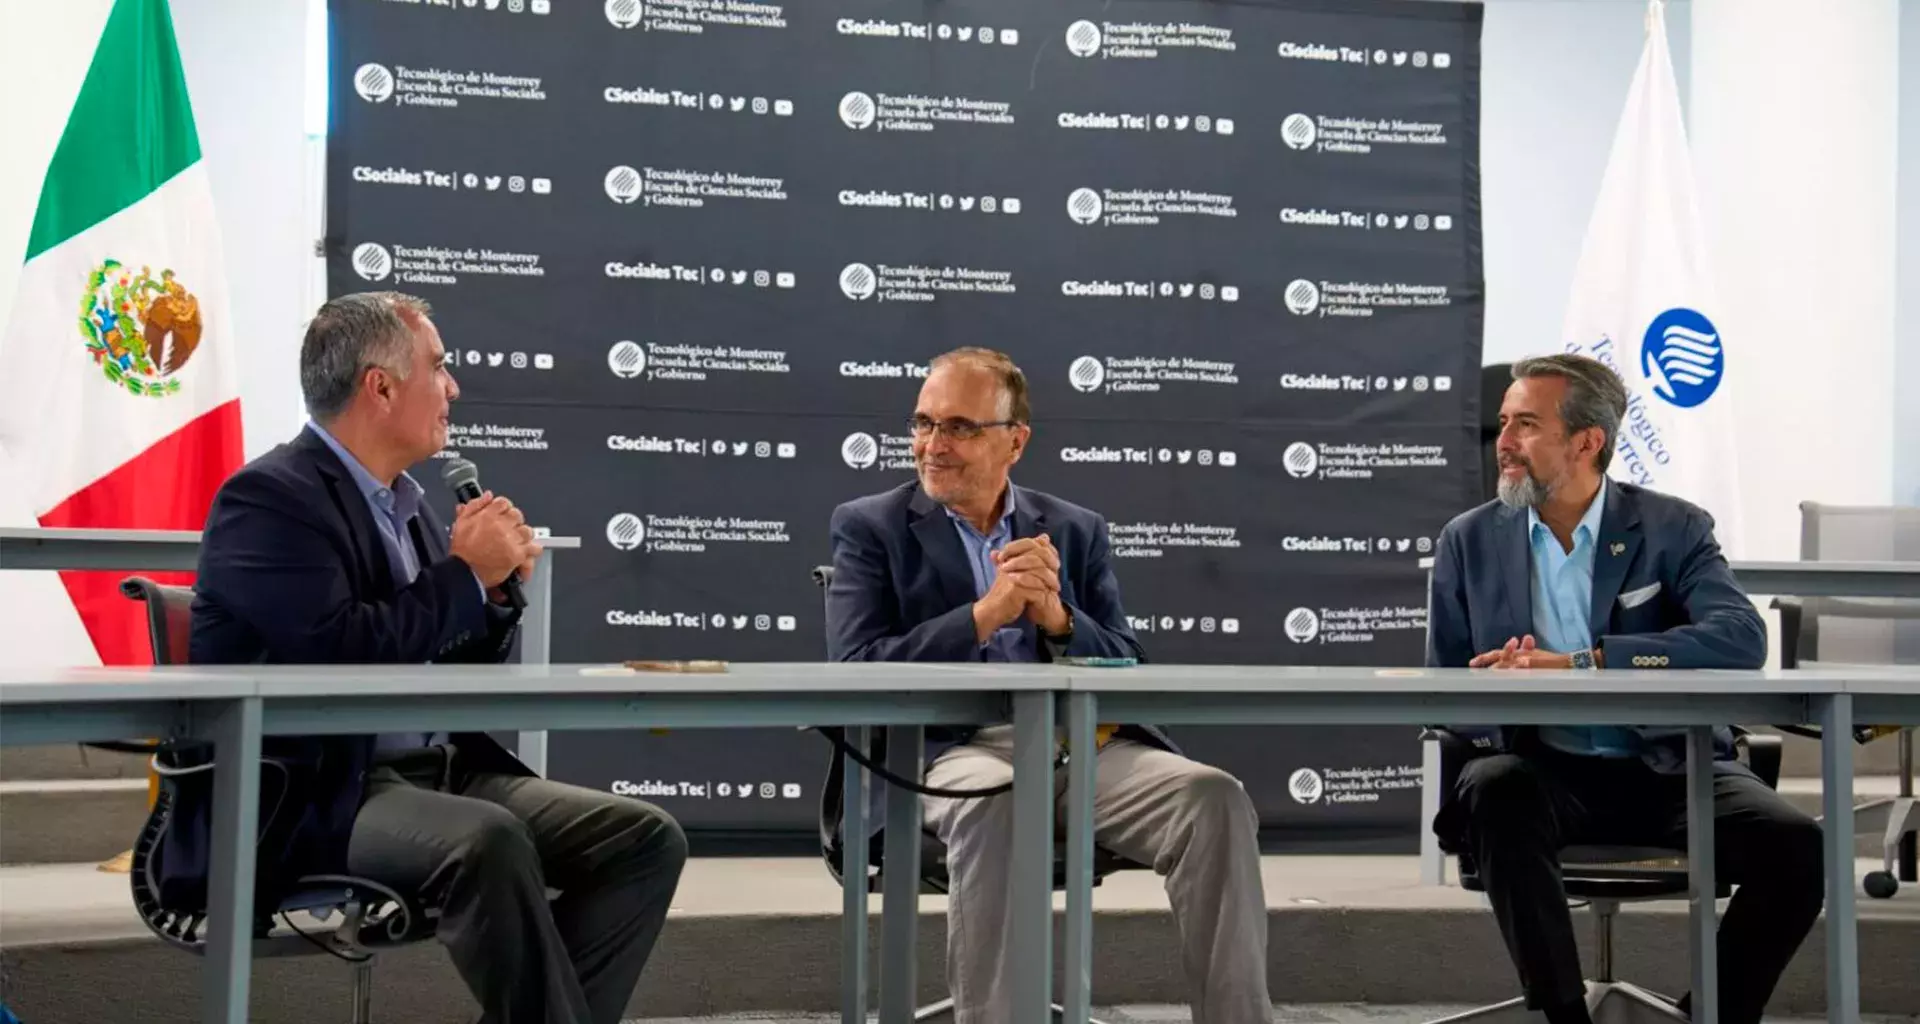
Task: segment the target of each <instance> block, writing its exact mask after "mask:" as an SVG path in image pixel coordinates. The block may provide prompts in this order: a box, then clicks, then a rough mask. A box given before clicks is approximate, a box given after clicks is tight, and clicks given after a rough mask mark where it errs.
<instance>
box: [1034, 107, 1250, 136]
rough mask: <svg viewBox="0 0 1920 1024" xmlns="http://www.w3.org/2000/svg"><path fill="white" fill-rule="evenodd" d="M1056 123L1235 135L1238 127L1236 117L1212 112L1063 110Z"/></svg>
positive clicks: (1088, 127)
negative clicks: (1136, 112)
mask: <svg viewBox="0 0 1920 1024" xmlns="http://www.w3.org/2000/svg"><path fill="white" fill-rule="evenodd" d="M1054 123H1055V124H1057V125H1059V126H1060V127H1062V128H1067V129H1071V130H1074V131H1095V132H1154V131H1159V132H1167V131H1171V132H1184V131H1186V130H1187V129H1188V128H1192V129H1193V131H1194V133H1195V134H1197V135H1232V134H1233V133H1234V132H1235V131H1236V130H1237V126H1236V125H1235V123H1234V120H1233V118H1231V117H1217V116H1214V115H1211V114H1134V113H1120V114H1113V113H1106V112H1103V111H1095V112H1089V113H1083V114H1079V113H1072V112H1063V113H1062V114H1061V115H1060V116H1059V117H1057V118H1055V119H1054Z"/></svg>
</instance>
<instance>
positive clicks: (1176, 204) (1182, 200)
mask: <svg viewBox="0 0 1920 1024" xmlns="http://www.w3.org/2000/svg"><path fill="white" fill-rule="evenodd" d="M1238 216H1240V211H1239V210H1236V209H1234V205H1233V197H1232V196H1230V195H1226V194H1224V193H1219V192H1195V191H1193V190H1191V189H1099V190H1095V189H1091V188H1077V189H1074V190H1073V191H1072V192H1071V193H1069V194H1068V195H1067V217H1068V218H1069V219H1071V220H1072V221H1073V222H1074V223H1075V224H1082V225H1091V224H1104V225H1106V226H1108V227H1127V226H1134V227H1151V226H1153V225H1157V224H1160V223H1162V220H1163V219H1164V218H1172V217H1217V218H1221V219H1229V220H1230V219H1232V218H1235V217H1238Z"/></svg>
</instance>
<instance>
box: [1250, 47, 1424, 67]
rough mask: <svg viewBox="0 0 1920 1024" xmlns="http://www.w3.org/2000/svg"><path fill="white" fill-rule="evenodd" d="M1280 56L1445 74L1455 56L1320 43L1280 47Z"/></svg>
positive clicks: (1290, 58) (1288, 58)
mask: <svg viewBox="0 0 1920 1024" xmlns="http://www.w3.org/2000/svg"><path fill="white" fill-rule="evenodd" d="M1279 53H1280V56H1281V57H1282V58H1284V59H1286V60H1310V61H1319V62H1323V63H1327V64H1358V65H1361V66H1363V67H1396V68H1398V67H1408V66H1411V67H1413V68H1416V69H1418V68H1425V67H1429V66H1431V67H1433V68H1435V69H1436V70H1440V71H1445V70H1446V69H1448V68H1450V67H1453V54H1451V53H1448V52H1446V51H1436V52H1434V53H1432V54H1429V53H1428V52H1427V51H1425V50H1412V51H1408V50H1394V51H1391V52H1389V51H1387V50H1380V49H1376V50H1371V51H1369V50H1366V49H1355V48H1353V47H1351V46H1325V45H1322V44H1320V43H1295V42H1285V43H1281V44H1280V46H1279Z"/></svg>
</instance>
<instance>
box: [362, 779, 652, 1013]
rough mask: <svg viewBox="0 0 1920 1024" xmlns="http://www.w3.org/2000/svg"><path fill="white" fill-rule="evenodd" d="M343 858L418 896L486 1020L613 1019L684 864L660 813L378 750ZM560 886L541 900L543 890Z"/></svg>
mask: <svg viewBox="0 0 1920 1024" xmlns="http://www.w3.org/2000/svg"><path fill="white" fill-rule="evenodd" d="M382 760H383V762H384V763H383V764H381V765H379V766H377V767H375V768H373V769H372V770H371V771H370V772H369V773H368V784H367V796H366V800H365V802H364V803H363V804H362V805H361V808H360V814H359V817H357V818H356V819H355V820H354V823H353V838H352V840H351V842H350V844H349V847H348V853H347V867H348V870H349V871H351V872H352V873H354V874H356V875H360V876H362V877H365V878H369V879H372V880H374V881H377V882H383V883H386V884H388V885H392V886H395V887H396V888H412V889H416V890H418V891H419V892H421V894H422V897H423V899H425V901H426V902H427V903H428V905H431V906H439V907H440V908H441V915H440V925H439V931H438V933H437V937H438V938H439V940H440V942H441V943H442V944H443V945H445V946H446V948H447V952H448V953H449V954H450V955H451V956H452V958H453V964H454V967H455V969H456V970H458V971H459V972H460V977H461V978H462V979H463V980H464V981H465V982H466V983H467V988H468V989H469V990H470V991H471V992H472V993H473V995H474V998H475V999H476V1000H478V1001H479V1003H480V1006H481V1010H482V1013H483V1016H482V1017H481V1018H480V1019H481V1021H482V1022H484V1024H618V1022H619V1021H620V1019H621V1017H622V1016H624V1014H625V1011H626V1008H627V1002H628V1000H629V999H631V998H632V996H633V990H634V986H635V985H636V984H637V983H638V982H639V980H640V970H641V968H642V967H644V966H646V962H647V956H648V954H650V953H651V952H652V951H653V944H654V940H655V939H657V938H658V937H659V935H660V927H661V925H662V923H663V922H664V921H665V920H666V916H667V907H668V904H669V903H670V902H671V901H672V899H673V893H674V890H675V888H676V887H677V886H678V884H679V880H680V869H681V867H682V866H683V865H684V864H685V863H686V859H687V840H686V836H685V834H683V833H682V832H681V831H680V826H679V825H678V824H677V823H675V822H674V820H673V819H672V818H671V817H669V816H668V815H667V813H666V812H665V811H662V810H660V809H659V808H657V807H653V806H651V805H648V804H644V803H641V802H639V801H637V800H632V799H629V798H626V797H620V796H613V795H610V794H606V793H600V792H596V791H594V790H590V789H584V788H581V787H578V786H569V785H564V784H562V783H557V782H550V781H548V780H546V779H540V778H522V777H516V776H509V775H494V774H470V773H463V772H461V771H460V770H459V768H458V759H457V758H455V760H454V762H453V765H452V767H451V770H448V769H447V767H446V766H445V764H444V762H443V761H442V758H441V756H440V754H439V752H438V750H437V749H436V750H432V751H421V752H382ZM549 888H552V889H557V890H559V892H560V895H559V896H558V897H556V898H555V899H553V900H552V901H551V902H549V901H548V899H547V890H548V889H549Z"/></svg>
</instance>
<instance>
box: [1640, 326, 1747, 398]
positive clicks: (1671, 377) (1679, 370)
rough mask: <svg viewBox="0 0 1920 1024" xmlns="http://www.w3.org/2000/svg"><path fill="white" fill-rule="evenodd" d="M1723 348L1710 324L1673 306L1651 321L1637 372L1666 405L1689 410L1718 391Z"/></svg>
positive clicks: (1723, 368)
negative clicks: (1644, 375)
mask: <svg viewBox="0 0 1920 1024" xmlns="http://www.w3.org/2000/svg"><path fill="white" fill-rule="evenodd" d="M1726 371H1727V356H1726V349H1725V347H1724V346H1722V345H1721V344H1720V332H1719V330H1717V329H1716V328H1715V327H1714V326H1713V321H1711V320H1708V319H1707V318H1706V317H1704V316H1702V315H1700V313H1699V312H1697V311H1695V310H1691V309H1687V308H1685V307H1675V308H1673V309H1669V310H1667V311H1666V312H1665V313H1662V314H1660V315H1659V316H1657V317H1654V318H1653V323H1651V324H1648V325H1647V334H1646V337H1645V338H1643V339H1641V342H1640V372H1641V373H1644V374H1646V376H1647V382H1648V383H1649V384H1651V385H1652V386H1653V391H1654V393H1655V394H1657V395H1659V396H1660V397H1661V398H1663V399H1665V400H1666V402H1667V404H1669V405H1673V406H1678V407H1679V408H1682V409H1691V408H1693V407H1694V406H1696V405H1699V404H1700V403H1702V402H1705V401H1706V400H1707V399H1709V398H1712V397H1713V393H1714V392H1715V391H1717V390H1719V388H1720V379H1721V378H1722V377H1724V376H1726Z"/></svg>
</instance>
